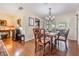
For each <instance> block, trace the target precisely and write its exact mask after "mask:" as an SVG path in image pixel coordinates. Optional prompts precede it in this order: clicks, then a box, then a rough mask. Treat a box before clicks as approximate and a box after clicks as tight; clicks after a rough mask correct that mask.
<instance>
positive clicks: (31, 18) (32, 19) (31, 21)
mask: <svg viewBox="0 0 79 59" xmlns="http://www.w3.org/2000/svg"><path fill="white" fill-rule="evenodd" d="M29 26H34V18H33V17H29Z"/></svg>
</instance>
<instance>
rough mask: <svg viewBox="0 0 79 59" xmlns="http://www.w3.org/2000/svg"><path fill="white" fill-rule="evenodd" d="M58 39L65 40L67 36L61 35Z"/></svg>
mask: <svg viewBox="0 0 79 59" xmlns="http://www.w3.org/2000/svg"><path fill="white" fill-rule="evenodd" d="M56 40H62V41H64V40H65V37H63V36H60V37H59V39H57V38H56Z"/></svg>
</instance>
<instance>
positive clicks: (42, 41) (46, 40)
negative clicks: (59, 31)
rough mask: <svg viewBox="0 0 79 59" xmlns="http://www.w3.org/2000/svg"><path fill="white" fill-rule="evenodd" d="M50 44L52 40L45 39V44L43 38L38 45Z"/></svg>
mask: <svg viewBox="0 0 79 59" xmlns="http://www.w3.org/2000/svg"><path fill="white" fill-rule="evenodd" d="M37 42H38V40H37ZM49 42H50V38H48V37H47V38H46V39H45V42H44V39H43V38H42V39H41V42H38V44H39V45H44V44H46V43H49Z"/></svg>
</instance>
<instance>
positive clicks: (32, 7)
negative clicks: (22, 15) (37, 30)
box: [0, 3, 79, 16]
mask: <svg viewBox="0 0 79 59" xmlns="http://www.w3.org/2000/svg"><path fill="white" fill-rule="evenodd" d="M20 6H21V7H23V9H25V10H29V11H30V12H32V13H34V14H36V15H39V16H46V15H48V13H49V8H52V15H60V14H64V13H68V12H72V11H75V10H76V9H77V8H79V4H78V3H12V4H11V3H8V4H7V3H6V4H3V3H1V4H0V10H6V9H13V10H14V9H17V8H19V7H20Z"/></svg>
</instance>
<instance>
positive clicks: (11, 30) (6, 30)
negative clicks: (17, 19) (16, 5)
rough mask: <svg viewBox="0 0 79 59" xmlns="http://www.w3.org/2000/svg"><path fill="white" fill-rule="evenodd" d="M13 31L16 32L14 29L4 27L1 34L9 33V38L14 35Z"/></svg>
mask: <svg viewBox="0 0 79 59" xmlns="http://www.w3.org/2000/svg"><path fill="white" fill-rule="evenodd" d="M13 30H15V28H14V27H4V28H0V33H2V34H3V33H6V32H7V33H8V34H9V37H10V35H11V32H12V33H13Z"/></svg>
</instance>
